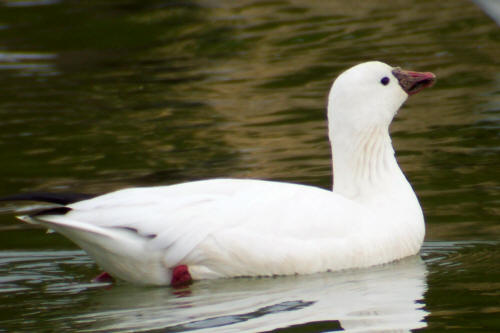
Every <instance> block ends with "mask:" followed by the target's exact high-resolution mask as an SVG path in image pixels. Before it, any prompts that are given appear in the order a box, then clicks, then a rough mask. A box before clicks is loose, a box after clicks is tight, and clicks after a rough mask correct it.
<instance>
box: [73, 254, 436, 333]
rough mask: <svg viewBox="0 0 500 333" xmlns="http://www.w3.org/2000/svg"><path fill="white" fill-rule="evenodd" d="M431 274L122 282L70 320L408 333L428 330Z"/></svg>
mask: <svg viewBox="0 0 500 333" xmlns="http://www.w3.org/2000/svg"><path fill="white" fill-rule="evenodd" d="M426 272H427V271H426V267H425V265H424V263H423V262H422V260H421V259H420V258H418V257H413V258H408V259H407V260H404V261H401V262H398V263H395V264H391V265H386V266H381V267H376V268H372V269H367V270H354V271H348V272H339V273H325V274H315V275H309V276H296V277H278V278H265V279H223V280H217V281H202V282H198V283H195V284H193V285H191V286H189V287H187V288H185V289H181V290H172V289H170V288H151V289H144V288H134V287H131V286H129V285H120V286H114V287H112V288H111V290H103V291H102V292H101V293H99V294H98V295H96V296H95V297H94V298H92V300H91V302H92V303H93V304H98V305H96V306H95V307H93V308H92V310H91V311H89V312H87V313H85V314H80V315H77V316H75V317H73V318H71V320H72V321H75V322H77V323H87V324H89V326H88V327H85V328H86V329H91V330H92V331H94V330H96V331H109V330H113V331H116V330H131V331H134V330H144V329H157V328H163V329H167V330H166V331H186V330H195V329H207V328H214V327H217V329H218V331H234V332H241V331H248V332H255V331H267V330H273V329H276V328H283V327H290V326H300V325H305V324H307V326H308V327H314V325H316V324H317V325H321V328H322V329H323V330H329V331H332V330H341V329H344V330H346V331H351V330H352V331H358V330H360V329H361V330H362V331H374V330H378V329H380V330H384V331H387V330H410V329H414V328H419V327H425V325H426V324H425V322H424V321H423V320H424V318H425V316H426V311H425V310H424V309H423V306H424V304H423V301H422V300H423V294H424V292H425V291H426V287H427V285H426V280H425V277H426ZM66 319H69V318H66ZM83 326H86V325H83ZM82 328H83V327H82ZM163 332H164V330H163Z"/></svg>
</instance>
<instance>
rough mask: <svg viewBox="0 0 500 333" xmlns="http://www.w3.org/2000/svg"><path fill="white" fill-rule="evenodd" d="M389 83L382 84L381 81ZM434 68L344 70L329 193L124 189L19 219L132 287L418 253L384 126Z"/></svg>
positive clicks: (334, 112) (335, 89) (189, 186)
mask: <svg viewBox="0 0 500 333" xmlns="http://www.w3.org/2000/svg"><path fill="white" fill-rule="evenodd" d="M386 81H388V82H386ZM433 82H434V75H433V74H431V73H417V72H408V71H403V70H401V69H399V68H393V67H391V66H389V65H386V64H384V63H381V62H375V61H374V62H368V63H363V64H360V65H357V66H354V67H352V68H351V69H349V70H347V71H346V72H344V73H342V74H341V75H340V76H339V77H338V78H337V80H336V81H335V83H334V84H333V86H332V89H331V91H330V95H329V102H328V119H329V136H330V141H331V143H332V152H333V161H334V167H333V168H334V188H333V191H330V190H325V189H320V188H316V187H312V186H306V185H299V184H291V183H283V182H272V181H263V180H251V179H212V180H202V181H194V182H188V183H181V184H177V185H170V186H158V187H143V188H129V189H124V190H119V191H115V192H111V193H108V194H105V195H101V196H98V197H95V198H91V199H86V200H82V201H77V202H73V203H69V204H67V205H64V206H61V207H59V208H56V209H50V210H47V211H42V212H39V213H36V214H33V215H31V216H22V217H20V218H21V219H22V220H24V221H26V222H30V223H38V224H41V225H44V226H46V227H48V228H50V229H53V230H55V231H57V232H59V233H61V234H62V235H64V236H66V237H68V238H69V239H71V240H72V241H73V242H75V243H76V244H77V245H78V246H80V247H81V248H83V249H84V250H85V251H86V252H87V253H88V254H89V255H90V256H91V257H92V258H94V260H95V261H96V262H97V264H98V265H99V266H101V268H103V269H104V270H105V271H106V272H108V273H109V274H111V275H112V276H114V277H117V278H120V279H123V280H126V281H129V282H133V283H137V284H152V285H168V284H175V283H176V282H177V277H176V274H177V272H176V269H178V268H179V267H182V268H183V269H184V271H183V272H184V273H185V274H187V275H188V277H189V279H193V280H197V279H209V278H221V277H237V276H272V275H284V274H309V273H316V272H323V271H329V270H331V271H333V270H340V269H347V268H358V267H367V266H371V265H377V264H382V263H387V262H390V261H393V260H397V259H400V258H403V257H406V256H410V255H414V254H416V253H418V251H419V249H420V247H421V244H422V242H423V238H424V234H425V228H424V219H423V215H422V210H421V208H420V205H419V203H418V200H417V197H416V195H415V193H414V192H413V190H412V188H411V186H410V184H409V183H408V181H407V180H406V178H405V176H404V174H403V173H402V171H401V169H400V168H399V166H398V164H397V161H396V159H395V157H394V150H393V148H392V145H391V140H390V137H389V131H388V128H389V124H390V122H391V120H392V118H393V117H394V115H395V114H396V112H397V110H398V109H399V107H400V106H401V105H402V103H403V102H404V101H405V100H406V98H407V97H408V95H411V94H413V93H416V92H418V91H419V90H421V89H422V88H424V87H426V86H429V85H431V84H432V83H433Z"/></svg>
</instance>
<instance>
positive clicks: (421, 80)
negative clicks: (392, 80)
mask: <svg viewBox="0 0 500 333" xmlns="http://www.w3.org/2000/svg"><path fill="white" fill-rule="evenodd" d="M392 74H393V75H394V76H395V77H396V78H397V79H398V81H399V85H400V86H401V88H403V90H404V91H406V93H407V94H408V95H414V94H416V93H418V92H419V91H420V90H422V89H424V88H427V87H431V86H432V85H433V84H434V83H435V82H436V75H434V74H433V73H431V72H412V71H406V70H404V69H401V68H399V67H396V68H394V69H393V70H392Z"/></svg>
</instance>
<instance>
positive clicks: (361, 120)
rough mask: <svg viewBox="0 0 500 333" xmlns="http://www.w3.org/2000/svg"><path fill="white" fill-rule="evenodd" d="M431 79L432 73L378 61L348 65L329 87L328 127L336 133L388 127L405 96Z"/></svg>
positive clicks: (428, 82) (426, 84)
mask: <svg viewBox="0 0 500 333" xmlns="http://www.w3.org/2000/svg"><path fill="white" fill-rule="evenodd" d="M434 81H435V75H434V74H432V73H429V72H425V73H420V72H412V71H406V70H402V69H401V68H399V67H392V66H389V65H387V64H385V63H382V62H379V61H370V62H365V63H361V64H359V65H356V66H354V67H351V68H350V69H348V70H346V71H345V72H343V73H342V74H340V75H339V76H338V78H337V79H336V80H335V82H334V83H333V85H332V88H331V90H330V94H329V98H328V118H329V119H330V125H331V126H330V127H335V131H340V132H343V129H350V130H354V131H355V132H359V131H365V130H367V129H371V128H388V127H389V124H390V123H391V121H392V119H393V118H394V116H395V114H396V113H397V111H398V110H399V108H400V107H401V105H402V104H403V103H404V102H405V101H406V99H407V98H408V96H409V95H413V94H416V93H417V92H419V91H420V90H422V89H424V88H426V87H429V86H431V85H433V84H434ZM330 130H332V128H331V129H330Z"/></svg>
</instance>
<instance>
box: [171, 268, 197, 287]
mask: <svg viewBox="0 0 500 333" xmlns="http://www.w3.org/2000/svg"><path fill="white" fill-rule="evenodd" d="M191 281H193V278H192V277H191V274H189V270H188V267H187V266H186V265H179V266H175V267H174V269H173V271H172V280H171V281H170V284H171V285H172V287H180V286H185V285H188V284H189V283H190V282H191Z"/></svg>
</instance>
